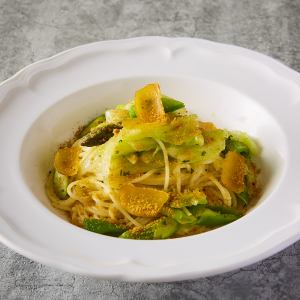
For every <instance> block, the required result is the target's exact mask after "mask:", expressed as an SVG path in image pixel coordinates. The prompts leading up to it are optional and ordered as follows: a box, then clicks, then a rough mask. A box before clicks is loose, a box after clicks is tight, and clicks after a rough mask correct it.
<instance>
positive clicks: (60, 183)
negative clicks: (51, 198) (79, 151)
mask: <svg viewBox="0 0 300 300" xmlns="http://www.w3.org/2000/svg"><path fill="white" fill-rule="evenodd" d="M68 184H69V178H68V176H66V175H63V174H60V173H59V172H58V171H56V170H55V171H54V174H53V189H54V192H55V194H56V196H57V197H58V198H59V199H61V200H64V199H66V198H68V193H67V187H68Z"/></svg>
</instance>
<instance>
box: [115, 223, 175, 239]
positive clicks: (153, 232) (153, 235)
mask: <svg viewBox="0 0 300 300" xmlns="http://www.w3.org/2000/svg"><path fill="white" fill-rule="evenodd" d="M177 228H178V224H177V222H176V221H175V220H173V219H172V218H168V217H162V218H160V219H158V220H155V221H153V222H151V223H149V224H147V225H146V226H145V227H141V228H134V229H130V230H128V231H125V232H124V233H123V234H122V235H121V236H120V238H124V239H137V240H157V239H167V238H169V237H171V236H172V235H173V234H174V233H175V232H176V230H177Z"/></svg>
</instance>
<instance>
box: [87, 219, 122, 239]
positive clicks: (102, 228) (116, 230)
mask: <svg viewBox="0 0 300 300" xmlns="http://www.w3.org/2000/svg"><path fill="white" fill-rule="evenodd" d="M83 228H84V229H87V230H89V231H92V232H96V233H100V234H105V235H110V236H119V235H120V234H122V233H123V232H125V231H126V230H127V229H128V228H127V227H125V226H122V225H117V224H113V223H110V222H108V221H105V220H101V219H84V221H83Z"/></svg>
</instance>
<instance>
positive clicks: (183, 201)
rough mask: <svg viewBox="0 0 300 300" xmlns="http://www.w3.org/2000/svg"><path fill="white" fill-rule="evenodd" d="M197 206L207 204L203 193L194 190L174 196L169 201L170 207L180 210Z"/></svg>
mask: <svg viewBox="0 0 300 300" xmlns="http://www.w3.org/2000/svg"><path fill="white" fill-rule="evenodd" d="M198 204H202V205H203V204H207V199H206V195H205V194H204V193H203V192H199V191H197V190H195V191H192V192H185V193H181V194H178V195H176V197H175V198H174V199H173V200H172V201H171V203H170V207H172V208H182V207H186V206H187V207H189V206H195V205H198Z"/></svg>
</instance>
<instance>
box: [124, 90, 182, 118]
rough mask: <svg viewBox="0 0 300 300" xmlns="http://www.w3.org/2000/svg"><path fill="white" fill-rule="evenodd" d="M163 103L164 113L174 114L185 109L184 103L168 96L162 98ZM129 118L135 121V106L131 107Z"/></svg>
mask: <svg viewBox="0 0 300 300" xmlns="http://www.w3.org/2000/svg"><path fill="white" fill-rule="evenodd" d="M161 102H162V104H163V107H164V111H165V112H166V113H167V112H172V111H175V110H177V109H180V108H183V107H184V103H183V102H181V101H178V100H175V99H173V98H170V97H168V96H165V95H162V96H161ZM128 111H129V116H130V118H132V119H134V118H136V117H137V115H136V112H135V108H134V104H132V105H131V106H130V107H129V110H128Z"/></svg>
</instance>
